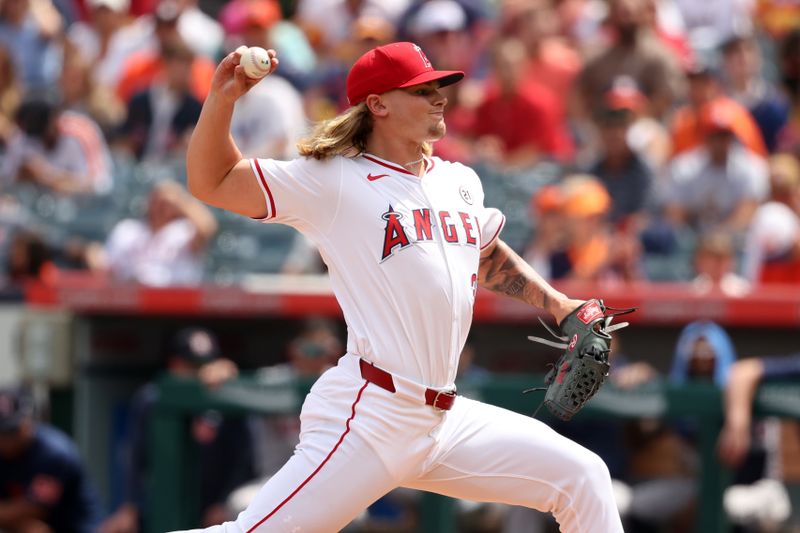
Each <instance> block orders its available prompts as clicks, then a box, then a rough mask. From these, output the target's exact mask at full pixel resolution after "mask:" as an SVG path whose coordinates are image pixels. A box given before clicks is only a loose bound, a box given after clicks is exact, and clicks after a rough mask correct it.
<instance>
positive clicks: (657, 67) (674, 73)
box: [576, 0, 684, 119]
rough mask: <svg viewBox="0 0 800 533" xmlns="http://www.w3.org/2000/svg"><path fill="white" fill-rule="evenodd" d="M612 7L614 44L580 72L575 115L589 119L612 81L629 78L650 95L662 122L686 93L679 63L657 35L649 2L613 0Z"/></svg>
mask: <svg viewBox="0 0 800 533" xmlns="http://www.w3.org/2000/svg"><path fill="white" fill-rule="evenodd" d="M609 4H610V5H609V9H610V11H609V17H608V23H609V25H610V28H611V30H612V31H613V34H614V35H615V41H614V43H613V44H612V45H611V46H610V47H609V48H608V49H607V50H605V51H603V52H602V53H601V54H600V55H598V56H597V57H595V58H594V59H592V60H591V61H589V62H588V63H587V64H586V66H585V67H584V69H583V70H582V71H581V73H580V75H579V77H578V83H577V89H578V91H579V93H578V94H579V100H578V102H577V103H578V105H579V106H580V108H579V109H577V110H576V112H577V113H578V114H579V115H580V116H586V115H590V114H591V110H594V109H599V108H600V107H601V106H602V105H603V101H602V100H603V96H604V95H605V92H606V91H607V90H608V88H609V87H611V85H612V82H613V80H614V79H616V78H617V77H619V76H629V77H630V78H633V79H634V80H635V81H636V84H637V85H638V86H639V87H640V88H641V90H642V92H643V93H644V94H645V96H647V99H648V102H649V104H650V106H649V107H650V109H649V114H651V115H652V116H654V117H656V118H659V119H660V118H661V117H663V116H664V115H665V114H666V112H667V111H668V110H669V109H670V108H671V107H672V104H673V103H674V102H675V101H676V100H677V99H678V98H680V97H681V96H682V95H683V92H684V79H683V76H682V75H681V71H680V67H679V64H678V61H677V60H676V59H675V57H674V56H673V55H672V54H671V53H670V52H669V51H668V50H667V49H666V48H665V46H664V45H663V44H662V42H661V41H659V39H658V37H657V36H656V35H655V33H654V31H653V28H652V25H651V23H650V19H649V15H648V11H647V10H648V6H647V0H612V1H611V2H610V3H609Z"/></svg>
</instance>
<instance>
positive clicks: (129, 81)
mask: <svg viewBox="0 0 800 533" xmlns="http://www.w3.org/2000/svg"><path fill="white" fill-rule="evenodd" d="M180 16H181V7H180V5H179V4H178V3H177V1H176V0H162V1H161V2H160V3H159V5H158V7H157V8H156V11H155V13H153V19H152V24H153V33H154V35H155V38H156V41H157V46H156V47H155V49H154V50H149V51H148V50H145V51H142V52H137V53H135V54H132V55H131V56H129V57H128V59H127V60H126V61H125V62H124V63H123V65H122V73H121V74H120V77H119V82H118V83H117V85H116V87H115V90H116V92H117V96H119V98H120V99H121V100H122V101H123V102H126V103H127V102H129V101H130V99H131V98H132V97H133V96H134V95H135V94H138V93H140V92H142V91H144V90H146V89H147V88H148V87H149V86H150V85H152V83H153V82H154V80H156V79H158V78H159V77H163V75H164V71H165V70H166V66H167V65H166V61H165V59H164V58H163V57H162V55H163V52H164V51H165V50H167V49H169V48H170V47H175V46H181V47H186V46H189V44H188V43H187V42H186V40H185V39H184V38H183V36H182V35H181V33H180V31H179V30H178V22H179V19H180ZM174 43H183V44H178V45H176V44H174ZM189 49H190V50H191V51H192V52H191V53H192V55H193V56H194V59H193V60H192V63H191V69H190V71H189V73H188V76H187V83H188V84H189V88H190V92H191V94H192V96H193V97H194V98H195V99H196V100H198V101H200V102H202V101H204V100H205V99H206V97H207V96H208V92H209V90H211V78H212V77H213V76H214V70H215V68H216V67H215V65H214V63H213V61H211V60H210V59H209V58H208V57H205V56H202V55H198V54H197V53H196V52H195V51H194V48H192V47H191V46H189Z"/></svg>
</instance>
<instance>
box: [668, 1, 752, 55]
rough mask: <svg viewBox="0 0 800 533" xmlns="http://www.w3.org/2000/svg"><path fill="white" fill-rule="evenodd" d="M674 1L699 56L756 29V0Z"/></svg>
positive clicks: (693, 47)
mask: <svg viewBox="0 0 800 533" xmlns="http://www.w3.org/2000/svg"><path fill="white" fill-rule="evenodd" d="M675 4H676V5H677V6H678V9H679V10H680V12H681V16H682V18H683V21H684V23H685V24H686V31H687V34H688V36H689V42H690V44H691V46H692V49H694V50H695V51H696V52H697V53H698V55H703V54H705V55H708V54H710V53H712V52H713V51H714V50H716V49H717V48H718V47H719V46H720V45H721V44H722V43H724V42H725V41H726V40H728V39H729V38H730V37H732V36H734V35H740V34H742V33H746V32H750V31H752V29H753V19H752V17H753V12H754V9H753V8H754V7H755V2H753V1H751V0H707V1H705V2H693V1H692V0H675Z"/></svg>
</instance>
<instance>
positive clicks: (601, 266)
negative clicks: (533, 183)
mask: <svg viewBox="0 0 800 533" xmlns="http://www.w3.org/2000/svg"><path fill="white" fill-rule="evenodd" d="M561 187H562V193H563V195H564V207H563V213H564V219H563V221H564V238H565V240H564V243H563V248H561V249H560V250H557V251H555V252H554V253H552V254H551V255H550V269H549V271H550V275H551V277H552V279H571V280H580V281H595V282H596V281H600V280H605V281H610V280H620V279H622V280H633V279H637V278H639V277H640V276H639V272H638V262H639V254H640V249H639V247H638V245H637V243H636V242H635V240H634V239H631V238H624V237H623V236H622V235H619V234H617V235H614V234H613V233H612V231H611V226H610V224H609V223H608V213H609V210H610V209H611V197H610V196H609V195H608V192H606V189H605V187H603V185H602V184H601V183H600V182H599V181H598V180H597V179H596V178H594V177H593V176H586V175H573V176H568V177H567V178H565V180H564V182H563V184H562V185H561Z"/></svg>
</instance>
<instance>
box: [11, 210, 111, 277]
mask: <svg viewBox="0 0 800 533" xmlns="http://www.w3.org/2000/svg"><path fill="white" fill-rule="evenodd" d="M3 209H8V206H3V205H2V202H0V210H3ZM18 218H19V220H17V221H16V222H17V223H20V227H19V228H17V229H16V230H11V228H8V229H7V230H6V231H7V232H8V233H6V232H5V231H4V232H3V233H6V234H5V235H3V237H5V238H6V239H8V242H7V245H8V249H7V250H3V251H5V252H6V253H5V254H4V256H5V257H4V262H3V263H4V264H3V267H4V271H5V275H6V276H7V280H6V281H7V282H8V283H10V284H11V285H16V286H18V287H23V286H24V285H26V284H27V283H41V284H45V285H54V284H56V283H58V281H59V279H60V278H61V276H62V274H65V273H66V272H68V271H77V270H79V271H88V270H90V265H92V264H94V261H96V256H97V253H98V250H97V248H95V247H94V246H92V245H90V244H86V243H84V242H83V241H82V240H81V239H79V238H68V239H67V240H66V241H65V242H59V243H57V244H53V243H51V242H48V241H47V240H46V239H45V237H44V235H42V234H41V233H40V232H39V231H36V230H34V229H30V228H28V227H25V225H26V224H25V217H24V216H19V215H18ZM0 228H1V226H0ZM2 229H5V228H2ZM3 244H6V243H3Z"/></svg>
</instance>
